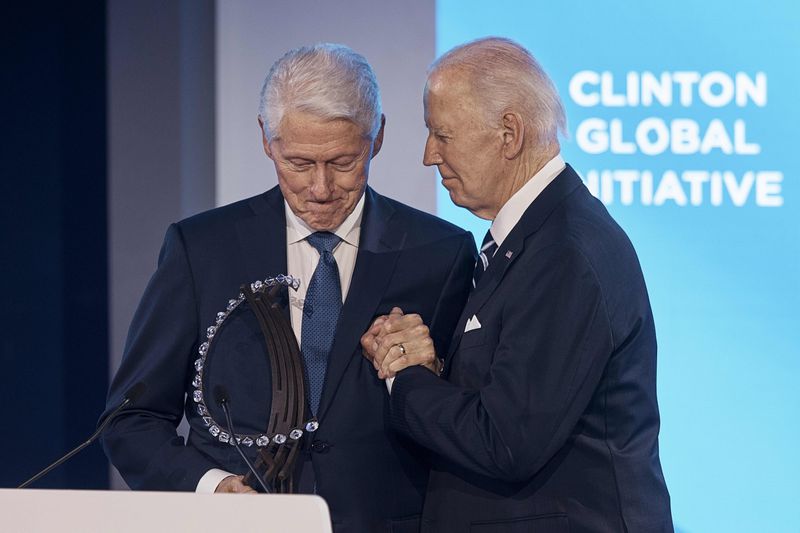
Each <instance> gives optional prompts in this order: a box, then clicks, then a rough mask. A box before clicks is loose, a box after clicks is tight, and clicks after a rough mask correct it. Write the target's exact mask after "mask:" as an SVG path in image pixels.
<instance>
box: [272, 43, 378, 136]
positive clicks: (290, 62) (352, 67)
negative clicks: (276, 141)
mask: <svg viewBox="0 0 800 533" xmlns="http://www.w3.org/2000/svg"><path fill="white" fill-rule="evenodd" d="M291 110H297V111H304V112H307V113H311V114H313V115H315V116H318V117H319V118H321V119H323V120H333V119H342V118H343V119H347V120H349V121H351V122H353V123H354V124H356V125H357V126H359V127H360V128H361V131H362V132H363V134H364V136H365V137H369V138H370V139H371V140H374V139H375V137H376V136H377V135H378V131H379V130H380V127H381V95H380V91H379V89H378V81H377V80H376V78H375V73H374V72H373V71H372V67H370V66H369V63H367V60H366V59H364V57H363V56H362V55H361V54H358V53H356V52H354V51H353V50H352V49H350V48H348V47H347V46H344V45H341V44H331V43H319V44H315V45H313V46H303V47H301V48H295V49H294V50H290V51H289V52H287V53H286V54H285V55H284V56H283V57H281V58H280V59H279V60H278V61H276V62H275V64H274V65H272V68H271V69H270V70H269V73H268V74H267V77H266V79H265V80H264V86H263V87H262V89H261V102H260V104H259V108H258V116H259V117H260V118H261V120H262V122H263V124H264V135H265V136H266V138H267V140H272V139H273V138H275V137H277V136H279V134H280V132H279V128H280V125H281V120H282V119H283V116H284V115H285V114H286V112H287V111H291Z"/></svg>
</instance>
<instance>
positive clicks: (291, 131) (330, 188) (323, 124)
mask: <svg viewBox="0 0 800 533" xmlns="http://www.w3.org/2000/svg"><path fill="white" fill-rule="evenodd" d="M262 129H263V128H262ZM278 131H279V132H280V133H279V135H278V136H277V137H275V138H273V139H272V141H270V142H268V141H267V140H266V137H264V136H263V135H262V138H263V142H264V151H265V152H266V154H267V157H269V158H270V159H272V161H273V163H274V164H275V171H276V172H277V174H278V185H279V186H280V188H281V192H282V193H283V197H284V198H285V199H286V202H287V203H288V204H289V207H290V208H291V209H292V211H293V212H294V214H295V215H297V216H298V217H299V218H300V219H301V220H302V221H303V222H305V223H306V224H308V225H309V226H310V227H311V228H313V229H314V230H316V231H331V230H335V229H336V228H337V227H339V226H340V225H341V224H342V222H344V220H345V219H346V218H347V217H348V215H350V213H352V212H353V209H355V206H356V204H357V203H358V201H359V200H360V199H361V195H362V194H364V188H365V187H366V185H367V177H368V175H369V163H370V160H371V159H372V158H373V157H375V155H376V154H377V153H378V151H379V150H380V148H381V144H382V142H383V125H381V129H380V131H379V133H378V135H377V136H376V138H375V140H374V141H370V139H369V138H367V137H364V135H363V132H362V131H361V129H360V128H359V127H358V126H356V125H355V124H354V123H353V122H350V121H349V120H345V119H335V120H323V119H320V118H319V117H317V116H315V115H312V114H310V113H306V112H302V111H289V112H287V113H286V114H285V115H284V116H283V119H282V120H281V124H280V127H279V128H278Z"/></svg>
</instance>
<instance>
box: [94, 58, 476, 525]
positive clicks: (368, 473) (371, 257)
mask: <svg viewBox="0 0 800 533" xmlns="http://www.w3.org/2000/svg"><path fill="white" fill-rule="evenodd" d="M258 122H259V125H260V135H261V139H262V141H263V147H264V151H265V153H266V155H267V156H268V157H269V158H270V159H271V160H272V161H273V163H274V165H275V170H276V172H277V175H278V186H277V187H275V188H273V189H270V190H268V191H267V192H265V193H263V194H260V195H258V196H255V197H253V198H249V199H246V200H242V201H240V202H237V203H234V204H231V205H228V206H224V207H220V208H217V209H213V210H211V211H208V212H205V213H202V214H199V215H196V216H194V217H191V218H189V219H186V220H183V221H181V222H178V223H176V224H173V225H172V226H170V228H169V229H168V231H167V235H166V238H165V241H164V245H163V248H162V250H161V255H160V259H159V265H158V269H157V270H156V272H155V274H154V275H153V278H152V279H151V281H150V284H149V285H148V287H147V289H146V291H145V294H144V296H143V297H142V302H141V304H140V306H139V309H138V311H137V312H136V315H135V317H134V320H133V323H132V324H131V328H130V333H129V337H128V341H127V344H126V348H125V356H124V358H123V361H122V366H121V367H120V369H119V371H118V373H117V375H116V377H115V378H114V380H113V383H112V385H111V389H110V392H109V402H108V405H109V412H110V410H111V409H112V408H113V407H114V406H115V405H117V404H118V402H119V401H120V399H121V398H122V396H123V395H124V392H125V391H126V390H128V389H129V388H130V387H131V386H132V385H133V384H135V383H138V382H143V383H145V384H146V385H147V390H146V392H145V393H144V394H143V395H142V397H141V398H140V399H139V400H138V402H137V405H136V408H135V409H129V410H127V411H124V412H123V414H122V415H120V416H119V417H118V418H116V419H115V420H114V421H113V422H112V423H111V425H110V426H109V428H108V429H107V430H106V431H105V433H104V436H103V442H104V447H105V450H106V453H107V454H108V456H109V458H110V459H111V461H112V462H113V464H114V465H115V466H116V467H117V468H118V469H119V471H120V472H121V474H122V476H123V477H124V478H125V480H126V481H127V482H128V484H129V485H130V486H131V487H132V488H134V489H149V490H188V491H194V490H197V491H205V492H214V491H216V492H252V491H253V489H252V488H251V487H250V486H248V485H246V484H245V483H244V479H243V476H242V474H244V473H245V472H247V469H246V465H245V463H244V462H243V461H242V460H241V459H240V457H239V455H237V452H236V450H235V449H234V448H233V447H232V446H231V445H230V444H229V443H230V439H231V438H234V437H232V436H231V435H229V434H228V433H227V431H229V429H228V427H227V426H226V425H225V424H224V422H221V421H224V420H225V419H224V418H222V416H221V414H220V413H219V411H218V409H217V408H216V406H215V405H214V403H215V402H214V401H213V400H212V399H211V398H207V396H208V389H209V387H210V386H211V385H210V383H209V381H208V380H210V379H216V380H217V381H220V380H221V381H222V382H223V383H224V385H225V387H226V388H227V389H228V390H229V391H230V400H231V402H230V403H231V410H233V411H235V413H234V414H235V415H236V416H234V420H236V424H235V426H236V428H237V434H236V438H238V439H239V440H240V441H241V443H242V445H243V447H244V450H245V452H246V453H247V454H249V455H250V458H251V459H255V457H256V453H257V450H256V448H257V447H259V446H262V447H267V448H268V447H269V446H271V445H272V444H275V443H277V444H280V443H281V441H280V440H279V438H280V436H279V435H277V434H276V435H274V436H273V435H270V434H266V435H265V436H262V438H255V439H254V438H251V437H250V436H247V435H244V434H239V433H238V431H242V432H243V433H244V432H245V430H246V429H247V428H251V429H252V431H260V432H266V431H267V428H266V425H267V422H266V421H267V416H268V415H269V414H270V412H271V409H273V410H274V409H275V408H276V406H274V405H273V406H271V405H270V401H271V397H272V396H271V390H273V386H274V387H279V386H280V387H285V384H280V385H279V384H278V383H272V381H271V379H272V380H274V376H275V375H277V374H276V373H275V368H274V367H275V366H276V365H272V366H273V368H272V372H271V371H270V365H269V364H268V362H269V359H268V358H267V357H265V354H264V345H263V342H264V339H263V338H262V337H261V335H260V332H259V326H258V324H257V323H256V322H255V321H254V320H253V319H252V318H251V319H250V321H249V322H248V321H247V320H246V319H245V318H246V317H245V318H241V319H240V321H239V322H238V323H237V324H236V325H230V324H227V323H226V324H225V326H224V331H223V330H222V329H220V330H217V329H215V328H213V327H212V328H208V329H207V327H208V326H209V325H210V324H214V323H215V319H216V320H219V317H218V312H219V311H220V309H225V306H226V304H227V303H228V300H229V298H231V297H233V298H236V295H237V294H238V293H239V290H240V289H239V287H240V285H242V284H246V283H250V282H253V281H255V280H263V279H265V278H268V277H273V276H276V275H279V274H285V273H288V274H291V275H293V276H295V277H297V278H299V279H300V281H301V283H300V286H299V288H298V290H297V292H296V293H293V294H292V295H291V297H290V302H289V303H290V305H289V310H287V312H286V316H287V317H288V318H289V319H290V323H291V329H292V330H293V331H292V332H293V334H294V336H295V337H296V339H297V341H298V345H299V346H300V350H301V354H302V359H303V361H304V365H303V366H304V368H305V376H304V378H305V379H304V383H305V391H306V393H307V397H306V398H305V399H304V400H305V401H304V402H302V403H304V404H305V405H306V406H307V412H306V413H305V415H306V418H307V419H310V420H313V421H314V424H316V423H318V425H319V427H318V429H316V431H314V432H313V433H306V435H305V436H304V437H303V438H304V439H305V445H304V448H303V450H302V452H301V453H300V456H299V458H298V460H297V464H296V469H295V471H294V472H292V474H293V475H292V476H291V479H292V480H293V483H290V484H284V487H287V486H288V487H289V490H290V491H294V492H305V493H316V494H319V495H320V496H322V497H323V498H325V500H326V501H327V503H328V505H329V507H330V510H331V515H332V519H333V525H334V530H335V531H337V532H365V531H394V532H406V531H407V532H412V531H418V530H419V515H420V512H421V508H422V501H423V495H424V490H425V484H426V482H427V476H428V469H427V463H426V454H424V453H421V450H420V448H418V447H417V446H416V445H414V444H413V443H410V441H408V440H407V439H403V438H401V437H399V436H398V435H396V434H393V433H392V432H390V431H387V430H386V428H387V426H388V420H386V416H387V415H388V398H387V396H386V390H385V387H384V384H383V382H382V381H381V380H380V379H378V377H377V376H376V375H375V373H374V371H373V369H372V366H371V364H370V363H369V362H368V361H366V360H365V359H363V358H362V357H361V348H360V346H359V338H360V336H361V334H362V333H363V332H364V331H365V330H366V329H367V328H368V327H369V325H370V323H371V321H372V320H373V318H374V317H376V316H379V315H383V314H386V313H389V312H390V310H391V308H392V305H395V304H399V305H402V306H403V308H404V309H409V310H412V311H413V312H415V313H418V314H419V315H421V316H422V317H423V318H424V319H425V321H426V323H428V324H430V335H431V337H432V338H433V340H434V342H435V343H436V344H437V348H438V349H440V350H446V349H447V346H448V343H449V340H450V338H451V334H452V332H453V328H454V326H455V322H456V320H457V319H458V314H459V313H460V311H461V308H462V307H463V305H464V302H465V300H466V296H467V294H468V292H469V288H470V286H471V272H472V268H473V265H474V258H475V244H474V242H473V240H472V237H471V236H470V235H469V233H467V232H465V231H463V230H461V229H459V228H456V227H455V226H452V225H451V224H448V223H446V222H444V221H442V220H439V219H437V218H435V217H433V216H431V215H428V214H425V213H422V212H420V211H417V210H415V209H412V208H410V207H408V206H406V205H403V204H401V203H399V202H396V201H393V200H390V199H388V198H386V197H383V196H381V195H380V194H378V193H377V192H375V191H374V190H372V189H371V188H370V187H368V186H367V177H368V174H369V165H370V161H371V160H372V158H373V157H375V155H376V154H377V153H378V152H379V150H380V148H381V144H382V142H383V130H384V123H385V119H384V116H383V114H382V113H381V105H380V95H379V90H378V85H377V82H376V80H375V76H374V73H373V72H372V69H371V68H370V66H369V64H368V63H367V61H366V60H365V59H364V58H363V57H362V56H360V55H359V54H357V53H355V52H354V51H352V50H350V49H349V48H347V47H345V46H340V45H331V44H320V45H316V46H310V47H303V48H299V49H296V50H292V51H290V52H288V53H287V54H286V55H285V56H284V57H282V58H281V59H280V60H278V61H277V62H276V63H275V64H274V65H273V67H272V69H271V70H270V72H269V74H268V75H267V77H266V80H265V82H264V87H263V91H262V97H261V106H260V109H259V117H258ZM234 307H235V305H234ZM225 317H226V314H225V313H222V319H225ZM222 336H226V338H227V341H226V342H227V345H226V346H227V351H224V352H220V351H216V352H214V356H213V357H212V356H211V354H210V352H209V351H210V350H211V348H209V344H207V343H205V342H204V341H206V339H207V338H209V339H210V338H211V337H214V339H213V342H215V343H216V342H222V340H221V338H222ZM198 346H199V350H200V354H201V357H200V358H199V359H196V358H197V357H198V356H197V352H198ZM207 352H208V353H207ZM206 357H208V359H206ZM201 370H202V372H201ZM270 375H272V376H273V378H270ZM301 380H302V378H301ZM187 393H188V394H187ZM215 394H216V393H215ZM276 403H277V402H276ZM277 408H278V409H280V408H281V406H277ZM215 409H217V411H216V412H215ZM184 414H185V415H186V418H187V419H188V422H189V426H190V432H189V437H188V441H187V442H186V443H184V441H183V438H182V437H180V436H179V435H178V434H177V433H176V427H177V426H178V423H179V422H180V420H181V417H182V416H183V415H184ZM312 429H314V428H313V427H312ZM222 432H224V435H223V433H222ZM254 437H255V435H254ZM282 438H283V440H284V441H285V440H286V435H283V437H282ZM264 439H266V440H264ZM198 512H202V510H200V509H198ZM268 518H269V517H265V519H267V520H268Z"/></svg>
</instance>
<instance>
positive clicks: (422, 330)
mask: <svg viewBox="0 0 800 533" xmlns="http://www.w3.org/2000/svg"><path fill="white" fill-rule="evenodd" d="M401 345H402V346H403V348H404V349H405V353H403V350H401V348H400V346H401ZM361 348H362V351H363V353H364V357H366V358H367V359H369V360H370V361H372V364H373V366H374V367H375V370H377V371H378V377H379V378H381V379H385V378H390V377H394V375H395V374H397V372H399V371H401V370H403V369H404V368H407V367H409V366H414V365H421V366H424V367H426V368H428V369H429V370H431V371H432V372H436V350H435V349H434V346H433V339H431V337H430V331H429V330H428V326H426V325H425V324H424V323H423V322H422V317H420V316H419V315H417V314H409V315H406V314H404V313H403V310H402V309H400V308H399V307H395V308H394V309H392V311H391V313H389V314H388V315H384V316H380V317H378V318H376V319H375V321H374V322H373V323H372V326H370V328H369V330H367V332H366V333H364V335H363V336H362V337H361Z"/></svg>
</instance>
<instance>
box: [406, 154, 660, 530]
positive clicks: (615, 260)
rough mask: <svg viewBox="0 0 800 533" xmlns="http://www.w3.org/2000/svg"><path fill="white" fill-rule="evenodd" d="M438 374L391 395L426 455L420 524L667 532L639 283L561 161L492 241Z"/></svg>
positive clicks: (630, 257) (652, 346) (609, 224)
mask: <svg viewBox="0 0 800 533" xmlns="http://www.w3.org/2000/svg"><path fill="white" fill-rule="evenodd" d="M473 316H475V317H477V320H478V322H479V323H480V325H481V327H480V328H477V329H471V330H470V331H469V332H464V329H465V326H466V323H467V320H468V319H469V318H471V317H473ZM443 377H445V378H446V380H445V379H438V378H436V377H435V376H434V375H433V374H431V373H430V372H427V371H425V370H422V369H419V368H410V369H407V370H404V371H402V372H400V373H399V374H398V376H397V378H396V380H395V382H394V386H393V389H392V402H391V405H392V421H393V425H394V426H395V427H396V428H397V429H399V431H400V432H401V433H402V434H405V435H408V436H411V437H412V438H413V439H414V440H416V441H417V442H419V443H421V444H423V445H425V446H426V447H428V448H429V449H431V450H433V451H434V452H435V454H436V455H437V457H435V458H434V459H433V461H434V464H433V467H432V471H431V478H430V482H429V486H428V493H427V497H426V503H425V510H424V512H423V531H425V530H430V531H453V532H461V531H473V532H476V531H486V532H497V533H502V532H512V531H513V532H517V531H520V532H521V531H543V532H548V533H558V532H561V531H565V532H566V531H570V532H572V533H576V532H601V531H602V532H615V533H619V532H623V531H630V532H640V531H641V532H656V531H658V532H660V531H672V520H671V515H670V505H669V495H668V492H667V488H666V484H665V482H664V477H663V475H662V471H661V465H660V462H659V457H658V430H659V414H658V406H657V403H656V336H655V329H654V326H653V315H652V313H651V310H650V303H649V300H648V296H647V290H646V287H645V283H644V279H643V277H642V273H641V269H640V266H639V262H638V259H637V257H636V254H635V252H634V250H633V247H632V246H631V243H630V242H629V240H628V238H627V236H626V235H625V234H624V232H623V231H622V230H621V229H620V228H619V226H617V224H616V223H615V222H614V221H613V220H612V218H611V217H610V216H609V214H608V212H607V211H606V209H605V208H604V207H603V205H602V204H601V203H600V202H599V201H597V200H596V199H595V198H593V197H592V196H591V194H590V193H589V192H588V190H587V189H586V187H585V186H584V185H583V184H582V182H581V180H580V178H579V177H578V176H577V174H576V173H575V172H574V171H573V170H572V168H571V167H569V166H567V168H566V169H565V170H564V171H563V172H562V173H561V174H560V175H559V176H557V177H556V179H555V180H554V181H553V182H552V183H551V184H550V185H549V186H548V187H547V188H546V189H545V190H544V191H543V192H542V193H541V195H540V196H539V197H538V198H537V199H536V200H535V201H534V202H533V203H532V204H531V205H530V206H529V208H528V209H527V210H526V212H525V213H524V215H523V216H522V218H521V220H520V221H519V223H518V224H517V225H516V226H515V227H514V229H513V230H512V231H511V233H510V234H509V235H508V237H507V238H506V240H505V241H503V244H502V246H500V248H499V249H498V250H497V253H496V254H495V256H494V258H493V259H492V260H491V262H490V264H489V267H488V269H487V271H486V272H485V273H484V275H483V276H482V278H481V280H480V282H479V283H478V285H477V287H476V288H475V289H474V291H473V292H472V294H471V295H470V297H469V300H468V302H467V304H466V307H465V309H464V311H463V313H462V315H461V318H460V320H459V323H458V325H457V326H456V333H455V335H454V338H453V341H452V343H451V345H450V348H449V355H448V357H447V360H446V363H445V370H444V375H443Z"/></svg>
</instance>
